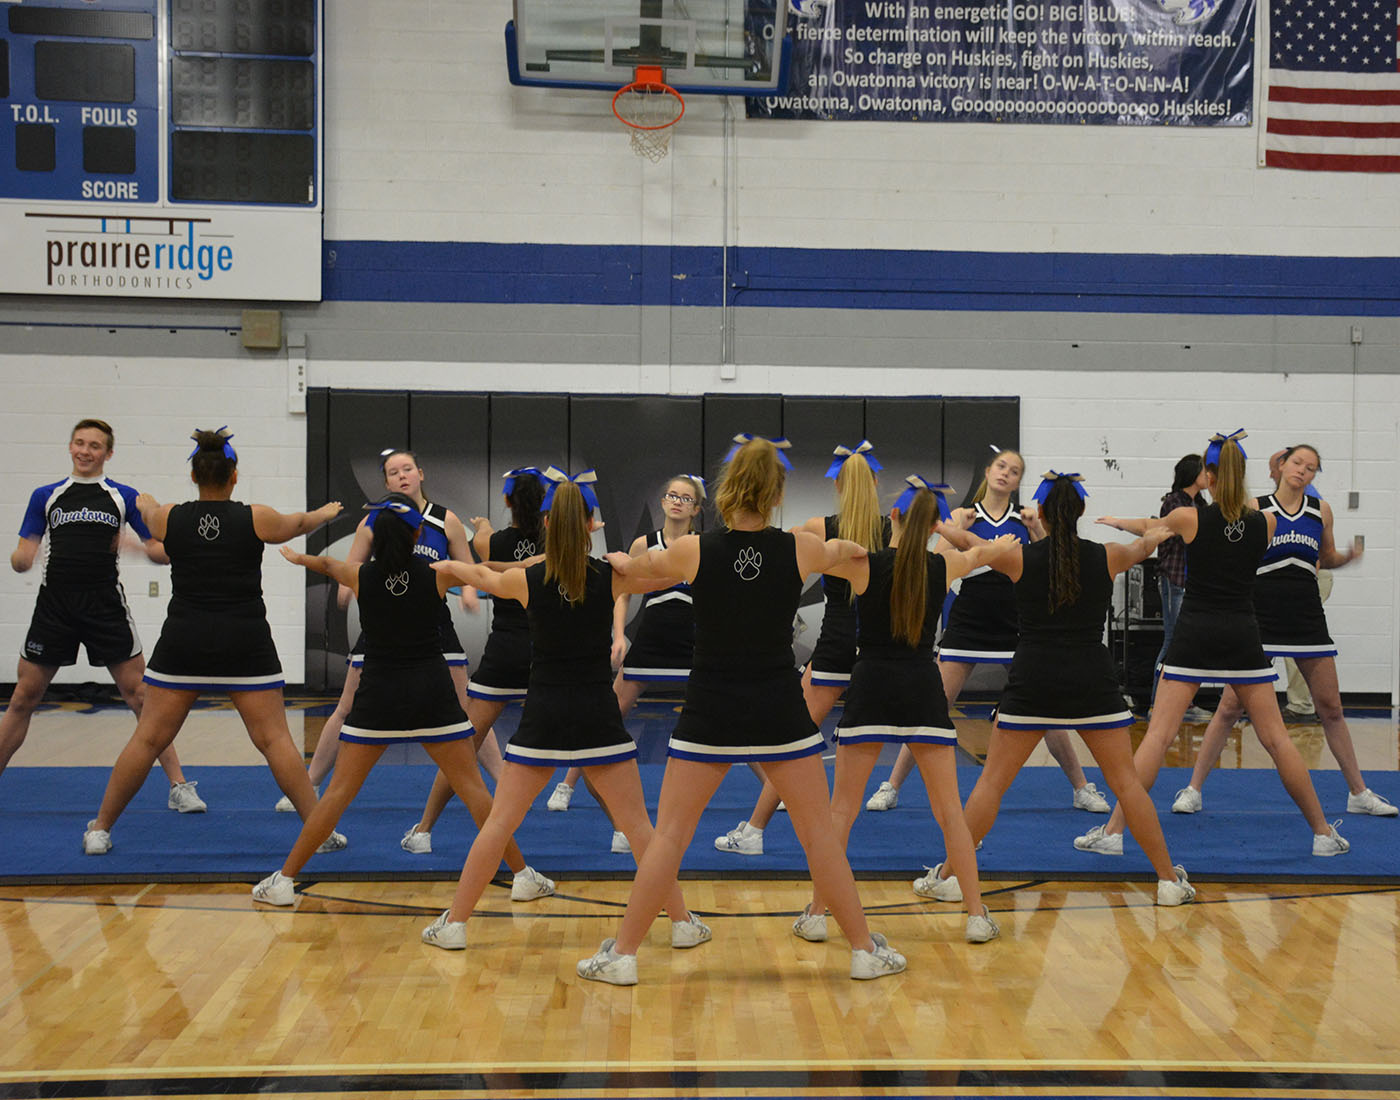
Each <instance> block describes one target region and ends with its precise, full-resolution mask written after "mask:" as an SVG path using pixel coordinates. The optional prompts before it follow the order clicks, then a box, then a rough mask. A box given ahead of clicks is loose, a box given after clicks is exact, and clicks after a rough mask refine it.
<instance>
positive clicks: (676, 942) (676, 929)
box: [671, 913, 711, 948]
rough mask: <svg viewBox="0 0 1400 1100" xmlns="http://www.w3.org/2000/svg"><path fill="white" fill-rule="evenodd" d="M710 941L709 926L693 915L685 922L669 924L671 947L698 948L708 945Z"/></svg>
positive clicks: (678, 921) (674, 921)
mask: <svg viewBox="0 0 1400 1100" xmlns="http://www.w3.org/2000/svg"><path fill="white" fill-rule="evenodd" d="M710 939H711V935H710V926H709V925H708V924H706V923H705V922H704V921H702V920H701V919H700V918H699V917H697V916H696V915H695V914H694V913H691V914H690V916H688V917H686V919H685V920H673V921H672V922H671V946H672V947H678V948H685V947H699V946H700V945H701V944H702V943H709V942H710Z"/></svg>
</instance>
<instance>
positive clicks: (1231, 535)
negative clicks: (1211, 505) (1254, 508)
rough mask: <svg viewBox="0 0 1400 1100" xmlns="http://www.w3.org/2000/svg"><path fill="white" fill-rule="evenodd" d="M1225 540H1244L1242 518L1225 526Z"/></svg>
mask: <svg viewBox="0 0 1400 1100" xmlns="http://www.w3.org/2000/svg"><path fill="white" fill-rule="evenodd" d="M1225 538H1226V539H1228V540H1229V541H1230V542H1239V541H1240V539H1242V538H1244V517H1243V516H1241V517H1240V518H1239V519H1237V520H1235V522H1234V523H1227V524H1226V525H1225Z"/></svg>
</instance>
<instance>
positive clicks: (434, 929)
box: [423, 909, 467, 951]
mask: <svg viewBox="0 0 1400 1100" xmlns="http://www.w3.org/2000/svg"><path fill="white" fill-rule="evenodd" d="M451 913H452V910H450V909H444V910H443V911H442V915H441V916H440V917H438V919H437V920H435V921H433V923H432V924H430V925H428V927H427V928H425V929H423V942H424V943H430V944H432V945H433V946H434V947H441V948H442V949H443V950H444V951H462V950H465V948H466V946H467V922H466V921H464V920H452V919H451Z"/></svg>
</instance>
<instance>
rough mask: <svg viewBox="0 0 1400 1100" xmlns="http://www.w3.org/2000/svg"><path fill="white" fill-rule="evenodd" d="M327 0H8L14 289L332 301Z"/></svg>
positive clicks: (0, 143)
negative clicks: (325, 220) (326, 284)
mask: <svg viewBox="0 0 1400 1100" xmlns="http://www.w3.org/2000/svg"><path fill="white" fill-rule="evenodd" d="M323 14H324V13H323V0H19V2H15V0H0V20H3V24H0V248H3V254H4V256H5V257H6V262H5V263H4V264H3V265H0V293H13V294H76V295H112V296H120V297H143V298H152V297H154V298H234V299H245V300H246V299H253V300H295V301H319V300H320V298H321V212H322V178H323V157H322V129H323V95H322V88H323V84H324V81H323V71H322V64H321V59H322V38H323Z"/></svg>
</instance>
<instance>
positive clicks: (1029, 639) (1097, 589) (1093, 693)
mask: <svg viewBox="0 0 1400 1100" xmlns="http://www.w3.org/2000/svg"><path fill="white" fill-rule="evenodd" d="M1087 495H1088V494H1087V493H1086V492H1085V491H1084V486H1083V485H1082V484H1081V479H1080V477H1079V475H1078V474H1061V473H1057V472H1056V471H1054V470H1051V471H1050V472H1049V473H1047V474H1046V475H1045V477H1044V479H1043V480H1042V482H1041V485H1040V488H1039V490H1037V492H1036V494H1035V499H1036V501H1037V502H1043V505H1042V508H1041V518H1042V520H1043V522H1044V525H1045V529H1046V537H1045V538H1044V539H1041V540H1040V541H1038V542H1033V543H1031V544H1029V545H1026V546H1019V545H1018V546H1017V547H1016V548H1015V549H1014V550H1013V551H1012V552H1011V553H1009V554H1007V555H1005V556H1004V557H1002V558H1000V559H999V560H998V561H997V562H995V563H994V564H993V566H992V568H993V569H996V570H997V571H998V572H1001V573H1004V574H1005V575H1006V576H1007V577H1008V578H1010V580H1011V581H1012V582H1014V584H1015V596H1016V610H1017V611H1018V613H1019V618H1020V624H1021V629H1020V637H1019V639H1018V641H1017V644H1016V654H1015V657H1014V659H1013V660H1012V662H1011V669H1010V672H1009V674H1008V676H1007V681H1006V690H1005V691H1003V692H1002V695H1001V702H1000V705H999V706H998V707H997V720H996V725H995V726H994V727H993V729H992V737H991V741H990V743H989V744H988V747H987V760H986V763H985V764H984V765H983V767H982V774H981V775H980V776H979V777H978V779H977V785H976V786H975V787H973V789H972V794H971V795H969V796H968V800H967V807H966V809H965V811H964V812H965V813H966V815H967V827H968V829H970V830H971V832H972V838H973V839H974V840H976V841H979V842H980V841H981V839H982V838H983V837H984V836H986V835H987V832H988V830H989V829H991V827H992V823H993V822H994V821H995V820H996V816H997V810H998V809H999V808H1000V806H1001V800H1002V797H1003V796H1004V795H1005V794H1006V791H1007V788H1008V787H1010V786H1011V781H1012V780H1013V779H1015V777H1016V774H1017V772H1019V771H1020V770H1021V767H1022V765H1024V764H1025V762H1026V759H1027V758H1028V757H1029V756H1030V754H1031V750H1032V749H1033V748H1035V745H1036V742H1037V740H1038V739H1039V738H1040V737H1041V736H1043V735H1044V732H1045V731H1046V730H1047V729H1055V728H1056V727H1058V728H1060V729H1077V730H1078V731H1079V733H1080V736H1082V737H1083V738H1084V741H1085V743H1086V744H1087V745H1088V746H1089V751H1090V752H1092V753H1093V754H1094V759H1095V760H1096V761H1098V764H1099V767H1100V768H1102V769H1103V774H1104V779H1105V780H1106V781H1107V783H1108V785H1109V787H1111V788H1112V790H1113V792H1114V794H1116V795H1117V796H1118V798H1119V803H1118V805H1119V807H1120V810H1123V811H1124V812H1126V814H1127V816H1128V821H1129V825H1130V826H1131V828H1132V830H1133V836H1134V837H1136V838H1137V841H1138V843H1139V844H1141V845H1142V849H1143V851H1144V852H1146V853H1147V858H1148V859H1149V860H1151V861H1152V867H1153V869H1154V870H1155V871H1156V872H1157V904H1158V905H1182V904H1185V903H1186V902H1189V901H1191V900H1192V899H1193V898H1195V896H1196V890H1195V887H1193V886H1192V885H1191V884H1190V883H1189V882H1188V881H1187V879H1186V872H1185V870H1183V869H1182V868H1181V867H1174V866H1173V865H1172V861H1171V857H1170V856H1169V855H1168V854H1167V844H1166V841H1165V840H1164V839H1163V838H1162V825H1161V822H1160V821H1158V820H1157V811H1156V810H1155V809H1154V808H1153V806H1152V800H1151V799H1150V798H1148V796H1147V792H1146V791H1145V790H1144V789H1143V786H1142V783H1141V782H1140V781H1139V780H1138V776H1137V772H1136V771H1134V768H1133V757H1132V742H1131V741H1130V740H1129V738H1128V727H1129V726H1131V725H1132V724H1133V716H1132V713H1131V712H1130V711H1128V710H1127V709H1126V708H1125V707H1124V706H1123V696H1122V695H1121V693H1120V692H1119V690H1118V678H1117V676H1116V675H1115V672H1114V668H1113V659H1112V658H1111V657H1110V656H1109V652H1108V649H1107V648H1106V647H1105V646H1104V644H1103V624H1104V617H1105V615H1106V614H1107V613H1108V608H1109V605H1110V604H1111V603H1112V601H1113V578H1114V577H1115V576H1117V575H1118V574H1119V573H1122V572H1123V571H1124V570H1126V569H1128V568H1129V567H1131V566H1133V565H1136V564H1137V563H1138V562H1140V561H1142V560H1143V558H1145V557H1147V555H1148V554H1150V553H1151V552H1152V551H1153V549H1154V548H1155V547H1156V546H1157V544H1158V543H1159V542H1161V541H1162V540H1163V539H1165V538H1166V537H1167V536H1168V534H1169V533H1170V532H1168V531H1167V530H1166V529H1165V528H1163V527H1160V526H1158V527H1154V528H1153V529H1152V530H1151V531H1150V532H1149V533H1148V534H1147V535H1146V536H1145V537H1143V538H1140V539H1138V540H1137V541H1136V542H1134V543H1132V544H1130V545H1127V546H1123V545H1114V546H1104V545H1103V544H1102V543H1097V542H1088V541H1085V540H1082V539H1080V537H1079V534H1078V531H1077V525H1078V523H1079V517H1080V516H1082V515H1083V514H1084V498H1085V497H1086V496H1087ZM1187 701H1188V702H1189V698H1188V700H1187ZM1159 705H1160V704H1159ZM1184 706H1185V704H1183V709H1184ZM945 866H946V865H945V864H943V863H940V864H939V865H938V866H937V867H934V868H933V869H932V870H931V871H930V873H929V875H928V882H929V887H930V889H929V894H930V895H931V896H932V897H935V898H937V899H939V900H941V901H955V900H957V899H958V897H959V896H961V894H962V892H963V890H962V885H961V884H960V883H959V880H958V876H956V875H950V876H948V877H943V873H944V869H945Z"/></svg>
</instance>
